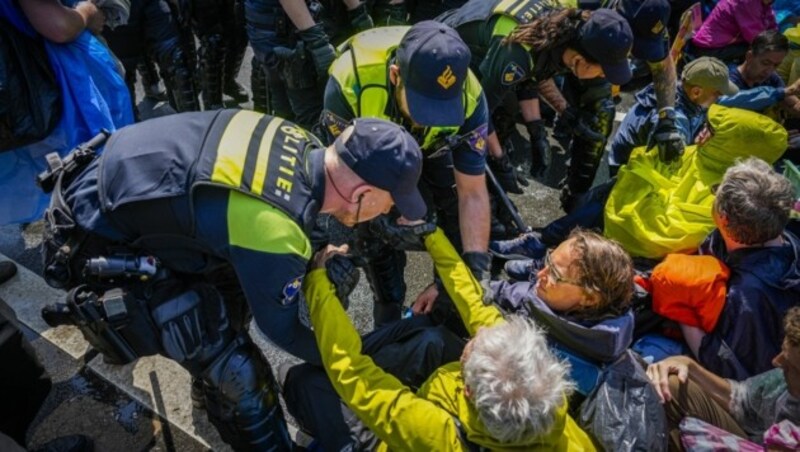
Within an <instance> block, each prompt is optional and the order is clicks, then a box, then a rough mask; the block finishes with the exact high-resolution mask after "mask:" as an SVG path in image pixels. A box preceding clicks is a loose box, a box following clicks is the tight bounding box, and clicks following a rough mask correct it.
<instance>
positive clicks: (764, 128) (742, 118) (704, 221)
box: [605, 105, 787, 258]
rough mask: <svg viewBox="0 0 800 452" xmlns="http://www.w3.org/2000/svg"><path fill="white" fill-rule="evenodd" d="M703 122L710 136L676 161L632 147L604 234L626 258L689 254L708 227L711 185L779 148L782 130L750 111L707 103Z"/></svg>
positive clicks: (783, 146) (780, 150)
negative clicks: (744, 161) (737, 165)
mask: <svg viewBox="0 0 800 452" xmlns="http://www.w3.org/2000/svg"><path fill="white" fill-rule="evenodd" d="M708 122H709V124H710V125H711V127H712V128H713V130H714V135H713V137H712V138H711V139H710V140H708V142H706V143H705V144H704V145H703V146H687V147H686V152H685V153H684V154H683V156H682V157H681V158H680V160H679V162H677V163H673V164H671V165H667V164H664V163H662V162H661V161H660V160H659V158H658V150H657V149H651V150H650V152H646V151H645V148H644V147H640V148H636V149H634V150H633V153H632V154H631V158H630V160H629V161H628V164H627V165H625V166H623V167H622V168H621V169H620V171H619V175H618V179H617V182H616V184H615V185H614V188H613V189H612V190H611V195H610V197H609V199H608V201H607V202H606V206H605V235H606V237H609V238H612V239H614V240H616V241H618V242H619V243H620V244H622V246H623V247H624V248H625V249H626V250H627V251H628V252H629V253H631V254H632V255H633V256H642V257H648V258H661V257H664V256H665V255H667V254H668V253H681V252H694V251H695V250H697V247H698V245H700V243H701V242H702V241H703V239H705V237H706V236H707V235H708V234H709V233H710V232H711V231H712V230H713V229H714V227H715V226H714V221H713V220H712V218H711V208H712V205H713V203H714V193H713V192H712V188H713V187H714V186H715V185H716V184H719V183H720V182H721V181H722V177H723V175H724V174H725V170H727V169H728V168H729V167H730V166H732V165H733V164H734V163H735V162H736V160H738V159H744V158H747V157H749V156H753V157H758V158H760V159H762V160H765V161H766V162H768V163H770V164H772V163H774V162H775V160H777V159H778V158H779V157H780V156H781V154H783V152H784V151H785V150H786V146H787V133H786V129H784V128H783V126H781V125H780V124H778V123H777V122H775V121H773V120H772V119H770V118H768V117H766V116H763V115H760V114H758V113H754V112H751V111H747V110H741V109H737V108H726V107H722V106H719V105H712V106H711V108H710V109H709V111H708Z"/></svg>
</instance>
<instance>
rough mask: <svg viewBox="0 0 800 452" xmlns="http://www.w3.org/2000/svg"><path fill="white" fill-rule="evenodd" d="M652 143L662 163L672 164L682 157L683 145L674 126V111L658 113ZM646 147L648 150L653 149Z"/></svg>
mask: <svg viewBox="0 0 800 452" xmlns="http://www.w3.org/2000/svg"><path fill="white" fill-rule="evenodd" d="M653 141H654V142H655V143H653V144H655V145H657V146H658V158H659V159H661V161H662V162H664V163H669V162H672V161H673V160H675V159H677V158H678V157H680V156H682V155H683V148H684V146H685V143H684V142H683V137H682V136H681V134H680V132H678V127H677V126H676V125H675V109H674V108H671V107H668V108H662V109H661V110H659V112H658V123H657V124H656V128H655V130H654V131H653ZM653 144H651V145H650V146H648V148H647V149H648V150H650V148H652V147H653Z"/></svg>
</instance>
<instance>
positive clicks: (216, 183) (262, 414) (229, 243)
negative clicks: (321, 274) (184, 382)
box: [45, 110, 425, 450]
mask: <svg viewBox="0 0 800 452" xmlns="http://www.w3.org/2000/svg"><path fill="white" fill-rule="evenodd" d="M421 161H422V154H421V152H420V150H419V147H418V145H417V144H416V143H415V142H414V140H413V139H412V138H411V136H410V135H408V134H407V133H406V132H405V131H404V130H403V129H402V128H400V127H398V126H396V125H394V124H392V123H389V122H387V121H382V120H378V119H363V120H358V121H356V122H355V123H354V125H353V126H352V127H348V128H347V129H346V130H345V131H344V132H343V133H342V135H341V136H340V137H339V138H338V139H337V140H336V142H335V143H334V145H332V146H330V147H328V148H324V147H322V145H321V144H320V142H319V141H318V140H317V138H315V137H314V136H313V135H311V134H310V133H308V132H306V131H305V130H303V129H301V128H300V127H298V126H296V125H295V124H293V123H291V122H288V121H284V120H282V119H280V118H276V117H272V116H268V115H262V114H259V113H255V112H252V111H237V110H220V111H215V112H203V113H185V114H177V115H171V116H166V117H162V118H157V119H153V120H150V121H146V122H142V123H140V124H136V125H133V126H130V127H127V128H124V129H121V130H119V131H118V132H116V133H114V134H113V135H112V136H111V138H110V139H109V140H108V142H107V144H106V145H105V148H104V149H103V153H102V155H101V156H100V157H99V158H96V159H95V160H94V161H92V162H91V163H89V164H88V166H86V168H85V169H84V170H82V172H80V173H79V174H78V175H77V176H75V175H71V176H70V177H61V178H59V182H58V185H57V187H56V190H55V192H54V196H53V202H52V204H51V207H50V209H49V210H48V214H47V218H48V231H49V233H48V240H46V243H45V260H46V262H47V264H46V265H47V271H46V276H47V277H48V280H49V281H50V282H51V283H53V284H55V285H59V286H61V287H64V288H67V289H72V291H71V292H70V296H69V298H68V305H69V307H70V312H71V314H73V315H76V316H78V317H80V313H85V312H88V311H86V309H89V310H91V308H92V306H101V307H102V308H103V310H102V311H101V312H102V315H99V316H96V317H92V316H91V315H90V316H88V317H86V316H84V318H91V321H90V322H89V323H88V326H87V324H86V322H84V325H82V326H81V328H82V331H83V332H84V335H85V336H86V337H87V339H88V340H89V341H90V342H91V343H92V345H94V346H95V347H96V348H98V349H99V350H101V351H103V352H104V354H106V355H107V356H109V357H111V359H112V360H116V361H117V362H127V361H131V360H133V359H136V358H137V357H139V356H145V355H152V354H162V355H164V356H167V357H169V358H171V359H174V360H175V361H177V362H178V363H180V364H181V365H182V366H183V367H185V368H186V369H187V370H188V371H189V372H190V373H191V374H192V376H193V378H195V379H196V380H197V381H199V382H201V384H200V385H199V386H200V388H199V389H200V394H199V397H198V401H199V402H200V403H204V404H205V407H206V410H207V411H208V414H209V418H210V419H211V421H212V422H213V423H214V424H215V426H216V427H217V428H218V429H219V431H220V434H221V436H222V438H223V439H224V440H225V441H226V442H228V443H230V444H231V445H232V446H233V447H234V448H235V449H239V450H267V449H270V448H274V449H270V450H287V449H288V448H289V446H290V442H289V439H288V435H287V434H286V428H285V423H284V422H283V417H282V414H281V410H280V406H279V405H277V404H276V401H277V398H276V394H275V393H274V390H273V388H274V380H273V379H272V374H271V370H270V369H269V364H268V363H267V362H266V361H265V360H264V358H263V357H262V355H261V354H260V353H259V351H258V350H256V349H255V347H254V346H253V344H252V342H251V341H250V339H249V337H248V336H247V332H246V328H244V326H245V325H246V324H247V323H248V322H244V321H241V319H237V318H236V315H235V314H236V310H235V308H237V307H238V308H239V310H242V307H243V306H244V307H245V308H246V307H249V311H250V312H251V313H252V317H253V318H254V319H255V321H256V324H257V325H258V327H259V328H260V329H261V331H263V332H264V333H265V334H266V335H267V337H269V338H270V339H271V340H272V341H273V342H274V343H275V344H276V345H278V346H280V347H282V348H283V349H284V350H286V351H288V352H290V353H292V354H294V355H295V356H298V357H300V358H302V359H304V360H307V361H310V362H317V363H319V362H320V357H319V352H318V350H317V347H316V344H315V342H314V338H313V335H312V332H311V331H310V329H309V328H308V322H307V320H308V319H307V315H304V312H305V313H306V314H307V310H304V309H302V308H303V306H304V304H303V302H302V297H300V296H299V293H300V286H301V281H302V279H303V276H304V275H305V272H306V264H307V261H308V260H309V258H310V257H311V255H312V252H313V250H312V249H311V244H310V242H309V239H308V236H307V234H308V233H309V230H310V228H311V226H312V225H313V224H314V220H315V217H316V216H317V214H318V213H320V212H322V213H328V214H331V215H333V216H334V217H336V218H337V219H338V220H339V221H341V222H343V223H344V224H347V225H350V226H352V225H355V224H356V223H358V222H362V221H367V220H370V219H372V218H374V217H376V216H377V215H379V214H381V213H385V212H388V211H389V209H390V208H391V207H392V205H393V204H394V205H396V207H397V209H398V210H399V211H400V212H401V213H402V214H403V215H404V216H405V217H407V218H409V219H419V218H421V217H422V216H423V215H424V213H425V204H424V201H423V200H422V197H421V195H420V194H419V192H418V190H417V188H416V183H417V179H418V178H419V174H420V170H421V165H422V162H421ZM343 282H344V283H347V282H348V281H343ZM349 283H350V284H352V281H349ZM349 289H350V290H352V287H350V288H349ZM120 299H121V300H124V303H122V304H120V303H119V302H116V300H120ZM86 300H97V301H96V302H95V301H93V302H91V303H89V302H86ZM245 302H246V305H245V304H244V303H245ZM87 303H89V304H87ZM245 311H246V309H245ZM92 312H93V311H92ZM246 318H249V317H245V319H246ZM93 322H94V323H96V325H94V327H92V325H93V324H94V323H93ZM104 322H105V323H104ZM98 331H100V332H101V334H95V333H97V332H98ZM105 352H108V353H105ZM195 395H196V394H193V396H195Z"/></svg>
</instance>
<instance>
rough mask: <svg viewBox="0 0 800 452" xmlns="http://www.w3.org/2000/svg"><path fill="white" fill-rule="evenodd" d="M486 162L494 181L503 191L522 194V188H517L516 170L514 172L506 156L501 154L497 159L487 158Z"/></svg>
mask: <svg viewBox="0 0 800 452" xmlns="http://www.w3.org/2000/svg"><path fill="white" fill-rule="evenodd" d="M486 161H487V163H488V164H489V169H491V170H492V174H494V177H495V179H497V183H498V184H500V187H502V188H503V190H505V191H506V192H508V193H514V194H516V195H521V194H522V193H523V191H522V187H520V186H519V182H520V181H519V176H518V175H517V170H515V169H514V165H512V164H511V160H509V158H508V154H503V156H502V157H500V158H499V159H496V158H494V157H489V158H488V159H487V160H486ZM526 182H527V181H526Z"/></svg>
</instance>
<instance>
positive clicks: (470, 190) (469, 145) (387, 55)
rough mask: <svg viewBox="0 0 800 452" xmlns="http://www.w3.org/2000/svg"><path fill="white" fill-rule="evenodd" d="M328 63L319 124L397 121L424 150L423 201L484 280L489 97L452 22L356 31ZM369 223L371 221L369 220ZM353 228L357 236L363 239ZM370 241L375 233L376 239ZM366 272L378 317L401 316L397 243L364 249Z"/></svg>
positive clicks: (336, 128)
mask: <svg viewBox="0 0 800 452" xmlns="http://www.w3.org/2000/svg"><path fill="white" fill-rule="evenodd" d="M341 51H342V52H341V55H340V56H339V57H338V58H337V59H336V61H334V63H333V64H332V65H331V69H330V74H331V77H330V79H329V81H328V85H327V87H326V90H325V108H324V110H323V114H322V125H323V128H324V129H325V130H326V131H327V132H328V133H329V134H330V135H331V136H337V135H338V134H339V133H340V132H341V130H343V129H344V127H346V125H347V124H348V123H349V122H350V121H352V120H353V119H354V118H363V117H378V118H384V119H387V120H390V121H393V122H395V123H397V124H401V125H403V127H405V129H406V130H408V131H409V132H410V133H411V134H412V135H413V136H414V138H415V139H416V140H417V142H418V143H419V144H420V147H421V148H422V150H423V153H424V154H425V157H426V158H425V160H424V164H423V169H422V177H421V184H420V187H421V189H422V192H423V194H424V195H425V197H426V200H427V202H428V206H429V209H428V210H429V212H428V213H429V215H431V214H435V215H436V216H437V222H438V224H439V225H440V226H441V227H442V228H443V229H444V230H445V232H446V233H447V235H448V237H449V238H450V240H452V241H453V243H455V244H456V247H457V248H458V249H460V250H463V251H464V258H465V260H467V262H468V263H469V264H470V268H471V269H472V270H473V271H474V272H475V274H476V277H478V278H479V279H488V277H489V263H490V258H489V255H488V254H487V253H486V250H487V243H488V239H489V224H490V220H489V211H490V209H489V196H488V192H487V188H486V181H485V178H484V171H485V165H486V136H487V134H488V133H490V132H491V131H490V130H489V126H488V110H487V103H486V99H485V97H484V95H483V92H482V89H481V87H480V83H479V81H478V80H477V78H475V76H474V75H473V74H472V73H471V72H470V71H469V69H468V65H469V61H470V52H469V49H468V48H467V47H466V45H465V44H464V43H463V42H462V41H461V39H460V38H459V37H458V34H457V33H456V32H455V31H454V30H453V29H451V28H450V27H448V26H446V25H443V24H440V23H436V22H433V21H424V22H420V23H418V24H416V25H414V26H413V27H383V28H377V29H373V30H367V31H364V32H362V33H359V34H357V35H355V36H353V37H352V38H351V39H350V40H348V41H347V42H345V43H344V44H343V45H342V47H341ZM373 229H374V228H373ZM365 234H366V231H359V235H360V237H359V239H358V240H359V241H362V242H363V241H368V240H367V239H366V237H364V235H365ZM372 241H374V240H372ZM369 258H370V263H369V264H368V265H367V268H366V270H367V271H366V274H367V277H368V279H369V281H370V284H371V285H372V289H373V292H374V293H375V301H376V305H375V320H376V324H377V325H380V324H383V323H387V322H389V321H392V320H396V319H398V318H399V317H400V316H399V314H400V308H401V306H402V303H403V300H404V298H405V282H404V281H403V268H404V267H405V254H404V252H403V251H402V250H397V249H394V247H392V246H385V247H383V248H382V249H379V250H373V251H372V252H370V253H369Z"/></svg>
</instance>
